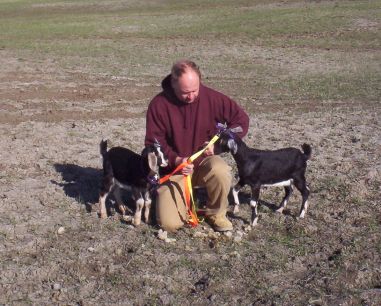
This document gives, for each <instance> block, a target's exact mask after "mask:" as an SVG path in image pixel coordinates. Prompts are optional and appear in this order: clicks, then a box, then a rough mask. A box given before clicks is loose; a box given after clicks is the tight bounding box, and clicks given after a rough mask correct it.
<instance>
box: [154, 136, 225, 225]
mask: <svg viewBox="0 0 381 306" xmlns="http://www.w3.org/2000/svg"><path fill="white" fill-rule="evenodd" d="M218 138H219V135H215V136H214V137H213V138H212V139H211V140H210V141H209V143H208V144H207V145H206V146H205V148H203V149H201V150H200V151H198V152H196V153H195V154H193V155H192V156H191V157H189V158H188V160H187V161H185V162H183V163H181V164H180V165H178V166H177V167H176V169H175V170H173V171H172V172H171V173H170V174H168V175H166V176H164V177H162V178H161V179H160V180H159V184H162V183H164V182H166V181H168V180H169V178H170V177H171V176H172V175H174V174H175V173H177V172H178V171H180V170H181V169H183V168H184V167H185V166H187V165H189V164H191V163H192V162H193V161H194V160H195V159H196V158H198V157H199V156H201V154H202V153H204V152H205V150H206V149H207V148H209V147H210V146H211V145H212V144H214V143H215V142H216V141H217V140H218ZM184 187H185V188H184V192H185V201H186V205H187V209H188V215H189V220H188V223H189V224H190V225H191V226H193V227H195V226H197V225H198V223H199V219H198V217H197V212H196V207H195V204H194V199H193V192H192V190H193V188H192V179H191V176H190V175H184Z"/></svg>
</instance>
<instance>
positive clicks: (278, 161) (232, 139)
mask: <svg viewBox="0 0 381 306" xmlns="http://www.w3.org/2000/svg"><path fill="white" fill-rule="evenodd" d="M240 131H242V128H241V127H236V128H231V129H228V128H223V129H220V138H219V140H218V142H217V144H216V146H217V147H216V149H217V150H219V151H220V152H230V153H231V154H232V156H233V158H234V160H235V162H236V164H237V168H238V176H239V181H238V183H237V184H236V185H235V186H234V187H233V197H234V202H235V205H234V211H233V212H234V214H236V213H238V211H239V205H240V203H239V198H238V193H239V191H240V189H242V187H244V186H245V185H249V186H250V188H251V200H250V206H251V210H252V214H251V225H253V226H254V225H256V224H257V222H258V211H257V206H258V201H259V193H260V188H261V187H262V186H284V190H285V196H284V198H283V200H282V202H281V204H280V206H279V208H278V209H277V212H279V213H282V211H283V209H284V208H285V207H286V205H287V202H288V200H289V198H290V196H291V194H292V192H293V186H295V187H296V189H298V190H299V191H300V193H301V195H302V207H301V209H300V213H299V217H300V218H304V216H305V214H306V212H307V208H308V196H309V194H310V190H309V188H308V185H307V183H306V179H305V172H306V168H307V160H308V159H310V157H311V152H312V149H311V146H310V145H308V144H303V145H302V149H303V152H301V151H300V150H299V149H296V148H283V149H279V150H274V151H270V150H257V149H253V148H249V147H248V146H247V145H246V144H245V142H244V141H243V140H242V139H240V138H239V137H238V136H237V135H236V133H237V132H240Z"/></svg>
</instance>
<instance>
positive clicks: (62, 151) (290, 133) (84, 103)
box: [0, 50, 381, 305]
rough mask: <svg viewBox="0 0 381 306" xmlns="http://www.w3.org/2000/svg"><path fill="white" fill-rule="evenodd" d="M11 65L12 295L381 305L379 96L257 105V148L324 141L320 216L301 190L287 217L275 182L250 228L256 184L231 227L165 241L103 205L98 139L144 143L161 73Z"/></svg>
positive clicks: (1, 59)
mask: <svg viewBox="0 0 381 306" xmlns="http://www.w3.org/2000/svg"><path fill="white" fill-rule="evenodd" d="M0 67H1V69H0V101H1V105H0V125H1V135H0V145H1V160H0V171H1V172H0V198H1V202H0V203H1V204H0V261H1V272H0V304H4V305H25V304H33V305H110V304H116V305H180V304H186V305H188V304H191V303H192V304H195V305H380V304H381V258H380V253H381V243H380V242H381V240H380V238H381V231H380V225H381V209H380V202H379V201H380V191H381V158H380V157H381V136H380V135H381V126H380V115H381V107H380V104H379V102H378V103H374V102H372V103H371V102H367V101H355V103H353V102H346V101H342V102H341V103H337V104H336V105H332V104H330V103H329V101H328V102H326V104H324V103H323V102H316V103H315V104H312V105H310V106H309V107H308V108H306V107H302V106H300V105H295V106H293V107H288V108H285V106H284V105H282V104H281V102H280V104H279V105H274V104H272V105H271V108H269V107H266V106H264V105H261V104H258V105H254V108H256V109H257V110H258V111H257V112H255V113H254V112H253V113H250V119H251V128H250V132H249V135H248V136H247V138H246V141H247V143H248V144H249V145H251V146H255V147H257V148H263V149H275V148H281V147H284V146H298V147H299V146H300V145H301V144H302V143H303V142H307V143H310V144H311V145H312V147H313V157H312V159H311V161H310V162H309V166H308V170H307V180H308V181H309V184H310V187H311V190H312V194H311V198H310V209H309V211H308V213H307V217H306V218H305V219H303V220H298V219H297V218H296V216H297V214H298V211H299V208H300V203H301V197H300V195H299V194H297V192H295V194H294V195H293V196H292V198H291V201H290V203H289V206H288V208H287V210H286V211H285V212H284V214H277V213H275V212H274V205H273V204H276V205H277V204H278V203H279V202H280V200H281V198H282V194H283V190H282V189H275V188H273V189H267V190H263V192H262V200H263V202H262V204H263V205H261V206H260V210H259V211H260V219H259V225H258V226H257V227H255V228H253V229H250V228H249V227H248V222H249V218H250V209H249V206H248V205H247V202H248V196H249V193H248V192H247V191H246V192H244V193H243V195H242V200H243V202H244V204H243V205H242V209H241V212H240V213H239V215H238V216H233V215H231V214H230V215H229V217H230V218H231V220H232V222H233V224H234V231H233V232H232V234H231V235H230V236H229V235H220V234H216V233H214V232H213V231H212V230H211V229H210V227H209V226H208V225H207V224H204V223H203V224H202V225H200V226H199V227H198V228H196V229H191V228H184V229H182V230H180V231H178V232H177V233H174V234H169V237H170V238H173V239H176V241H174V242H171V243H166V242H164V241H162V240H160V239H158V238H157V233H158V228H157V227H156V226H154V225H146V224H143V225H141V226H140V227H134V226H132V225H131V224H129V223H128V222H124V221H121V220H120V215H119V214H118V212H114V213H113V216H111V217H110V218H108V219H107V220H100V219H99V218H98V215H97V210H98V203H97V201H98V185H99V180H100V175H101V162H100V157H99V148H98V145H99V142H100V140H101V139H102V138H106V139H109V142H110V144H111V145H123V146H126V147H129V148H131V149H133V150H135V151H140V150H141V148H142V143H143V137H144V132H145V109H146V107H147V104H148V102H149V97H152V96H153V95H154V94H155V93H157V92H158V91H159V90H160V87H159V86H158V84H159V83H160V79H152V80H149V81H148V82H147V83H141V82H138V81H137V80H134V79H128V78H121V77H118V78H116V77H115V78H113V77H108V76H99V75H96V74H90V73H84V72H80V71H75V70H73V71H71V70H65V69H62V68H60V67H59V66H58V65H56V63H55V62H54V61H53V60H43V61H42V60H39V61H37V60H32V59H28V58H27V57H26V58H19V57H16V56H14V55H12V54H11V53H9V52H7V51H5V50H0ZM226 86H227V88H228V86H229V84H227V85H226ZM221 89H222V90H224V89H225V88H221ZM225 158H226V159H227V160H228V161H229V163H231V164H232V165H233V163H232V159H231V158H230V156H228V155H226V156H225ZM126 201H129V199H128V195H126Z"/></svg>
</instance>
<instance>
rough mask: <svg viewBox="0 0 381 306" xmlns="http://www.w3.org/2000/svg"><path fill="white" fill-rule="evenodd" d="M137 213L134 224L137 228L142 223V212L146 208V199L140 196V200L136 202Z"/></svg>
mask: <svg viewBox="0 0 381 306" xmlns="http://www.w3.org/2000/svg"><path fill="white" fill-rule="evenodd" d="M135 203H136V211H135V215H134V221H133V224H134V225H135V226H138V225H140V222H141V221H142V210H143V207H144V199H143V198H142V197H141V196H140V198H139V199H137V200H136V202H135Z"/></svg>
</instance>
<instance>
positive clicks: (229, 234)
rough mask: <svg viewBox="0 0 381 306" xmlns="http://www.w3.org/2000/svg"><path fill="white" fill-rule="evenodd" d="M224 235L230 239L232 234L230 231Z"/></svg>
mask: <svg viewBox="0 0 381 306" xmlns="http://www.w3.org/2000/svg"><path fill="white" fill-rule="evenodd" d="M224 235H225V236H226V237H228V238H231V237H232V236H233V233H232V232H231V231H228V232H224Z"/></svg>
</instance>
